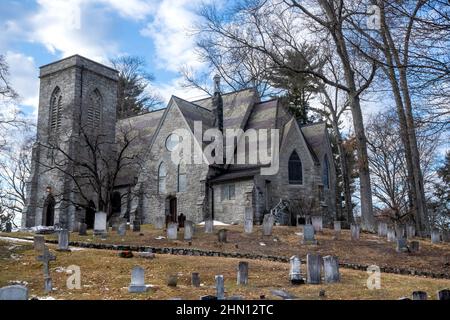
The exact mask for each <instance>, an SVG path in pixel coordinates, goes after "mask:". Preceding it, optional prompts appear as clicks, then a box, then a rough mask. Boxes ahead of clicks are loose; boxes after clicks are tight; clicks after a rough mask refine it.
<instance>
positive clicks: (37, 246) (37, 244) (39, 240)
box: [34, 235, 45, 252]
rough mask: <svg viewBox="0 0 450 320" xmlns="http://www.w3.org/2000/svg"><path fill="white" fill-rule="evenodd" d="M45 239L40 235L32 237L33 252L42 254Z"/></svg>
mask: <svg viewBox="0 0 450 320" xmlns="http://www.w3.org/2000/svg"><path fill="white" fill-rule="evenodd" d="M44 249H45V237H44V236H41V235H37V236H34V250H35V251H37V252H44Z"/></svg>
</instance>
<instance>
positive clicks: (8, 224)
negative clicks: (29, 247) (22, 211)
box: [5, 221, 12, 233]
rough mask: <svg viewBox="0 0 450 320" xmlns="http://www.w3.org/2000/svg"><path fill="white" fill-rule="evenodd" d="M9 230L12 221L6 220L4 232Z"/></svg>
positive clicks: (10, 229)
mask: <svg viewBox="0 0 450 320" xmlns="http://www.w3.org/2000/svg"><path fill="white" fill-rule="evenodd" d="M11 231H12V223H11V221H7V222H6V223H5V232H6V233H10V232H11Z"/></svg>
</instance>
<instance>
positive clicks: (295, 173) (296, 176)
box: [288, 150, 303, 184]
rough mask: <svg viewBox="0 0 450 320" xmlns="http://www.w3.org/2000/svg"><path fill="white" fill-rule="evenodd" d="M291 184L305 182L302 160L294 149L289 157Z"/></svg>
mask: <svg viewBox="0 0 450 320" xmlns="http://www.w3.org/2000/svg"><path fill="white" fill-rule="evenodd" d="M288 171H289V184H303V172H302V161H301V160H300V157H299V156H298V154H297V152H296V151H295V150H294V151H293V152H292V154H291V157H290V158H289V166H288Z"/></svg>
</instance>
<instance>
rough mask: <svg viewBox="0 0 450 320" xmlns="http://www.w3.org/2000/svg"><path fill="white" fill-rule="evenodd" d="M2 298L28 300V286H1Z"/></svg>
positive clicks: (0, 293) (0, 298) (0, 297)
mask: <svg viewBox="0 0 450 320" xmlns="http://www.w3.org/2000/svg"><path fill="white" fill-rule="evenodd" d="M0 300H28V288H27V287H25V286H22V285H12V286H7V287H3V288H0Z"/></svg>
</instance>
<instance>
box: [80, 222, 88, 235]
mask: <svg viewBox="0 0 450 320" xmlns="http://www.w3.org/2000/svg"><path fill="white" fill-rule="evenodd" d="M78 235H79V236H87V224H86V223H80V230H78Z"/></svg>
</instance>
